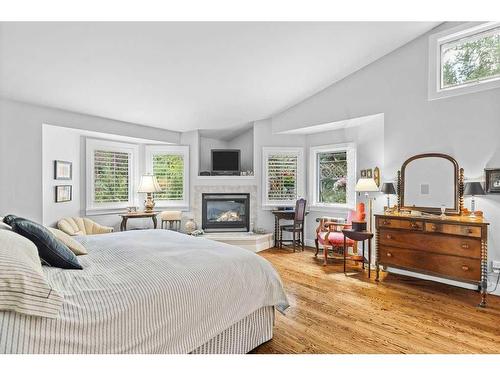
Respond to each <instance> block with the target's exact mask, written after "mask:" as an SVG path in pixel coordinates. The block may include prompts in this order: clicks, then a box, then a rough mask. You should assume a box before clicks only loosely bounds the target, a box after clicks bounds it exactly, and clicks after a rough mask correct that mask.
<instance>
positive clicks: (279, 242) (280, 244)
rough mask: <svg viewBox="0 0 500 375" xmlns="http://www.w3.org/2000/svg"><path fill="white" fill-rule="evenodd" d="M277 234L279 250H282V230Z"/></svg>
mask: <svg viewBox="0 0 500 375" xmlns="http://www.w3.org/2000/svg"><path fill="white" fill-rule="evenodd" d="M278 233H279V237H278V245H279V248H280V249H282V248H283V229H281V228H280V230H279V231H278Z"/></svg>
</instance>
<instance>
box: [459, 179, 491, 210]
mask: <svg viewBox="0 0 500 375" xmlns="http://www.w3.org/2000/svg"><path fill="white" fill-rule="evenodd" d="M464 195H470V196H472V200H471V206H470V210H471V214H470V216H476V214H475V213H474V211H475V210H476V202H475V200H474V196H476V195H486V193H485V192H484V189H483V185H481V183H480V182H466V183H465V189H464Z"/></svg>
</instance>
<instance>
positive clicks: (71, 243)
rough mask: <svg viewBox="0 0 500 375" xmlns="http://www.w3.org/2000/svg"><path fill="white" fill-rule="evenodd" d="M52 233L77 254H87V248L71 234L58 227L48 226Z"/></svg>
mask: <svg viewBox="0 0 500 375" xmlns="http://www.w3.org/2000/svg"><path fill="white" fill-rule="evenodd" d="M47 229H48V230H50V231H51V233H52V234H53V235H54V236H55V237H56V238H57V239H58V240H59V241H61V242H62V243H63V244H65V245H66V246H68V248H69V249H70V250H71V251H72V252H73V253H74V254H75V255H85V254H87V249H86V248H85V246H83V245H82V244H81V243H80V242H78V241H76V240H74V239H73V238H72V237H71V236H69V235H67V234H66V233H64V232H63V231H62V230H59V229H56V228H47Z"/></svg>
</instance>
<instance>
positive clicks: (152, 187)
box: [137, 174, 162, 212]
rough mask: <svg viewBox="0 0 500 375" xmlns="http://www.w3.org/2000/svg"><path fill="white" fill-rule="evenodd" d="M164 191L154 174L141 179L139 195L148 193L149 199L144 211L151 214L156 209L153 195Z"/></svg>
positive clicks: (146, 201)
mask: <svg viewBox="0 0 500 375" xmlns="http://www.w3.org/2000/svg"><path fill="white" fill-rule="evenodd" d="M160 191H162V189H161V187H160V184H159V183H158V180H157V179H156V176H153V175H152V174H145V175H143V176H142V177H141V182H140V183H139V189H137V192H138V193H146V194H147V197H146V200H145V201H144V211H145V212H151V211H153V208H154V207H155V201H154V199H153V195H152V193H159V192H160Z"/></svg>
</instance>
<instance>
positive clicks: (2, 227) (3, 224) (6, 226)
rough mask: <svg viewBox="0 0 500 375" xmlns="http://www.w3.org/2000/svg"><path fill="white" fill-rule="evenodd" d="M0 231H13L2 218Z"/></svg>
mask: <svg viewBox="0 0 500 375" xmlns="http://www.w3.org/2000/svg"><path fill="white" fill-rule="evenodd" d="M0 229H6V230H12V227H11V226H10V225H7V224H5V223H4V222H3V217H0Z"/></svg>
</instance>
